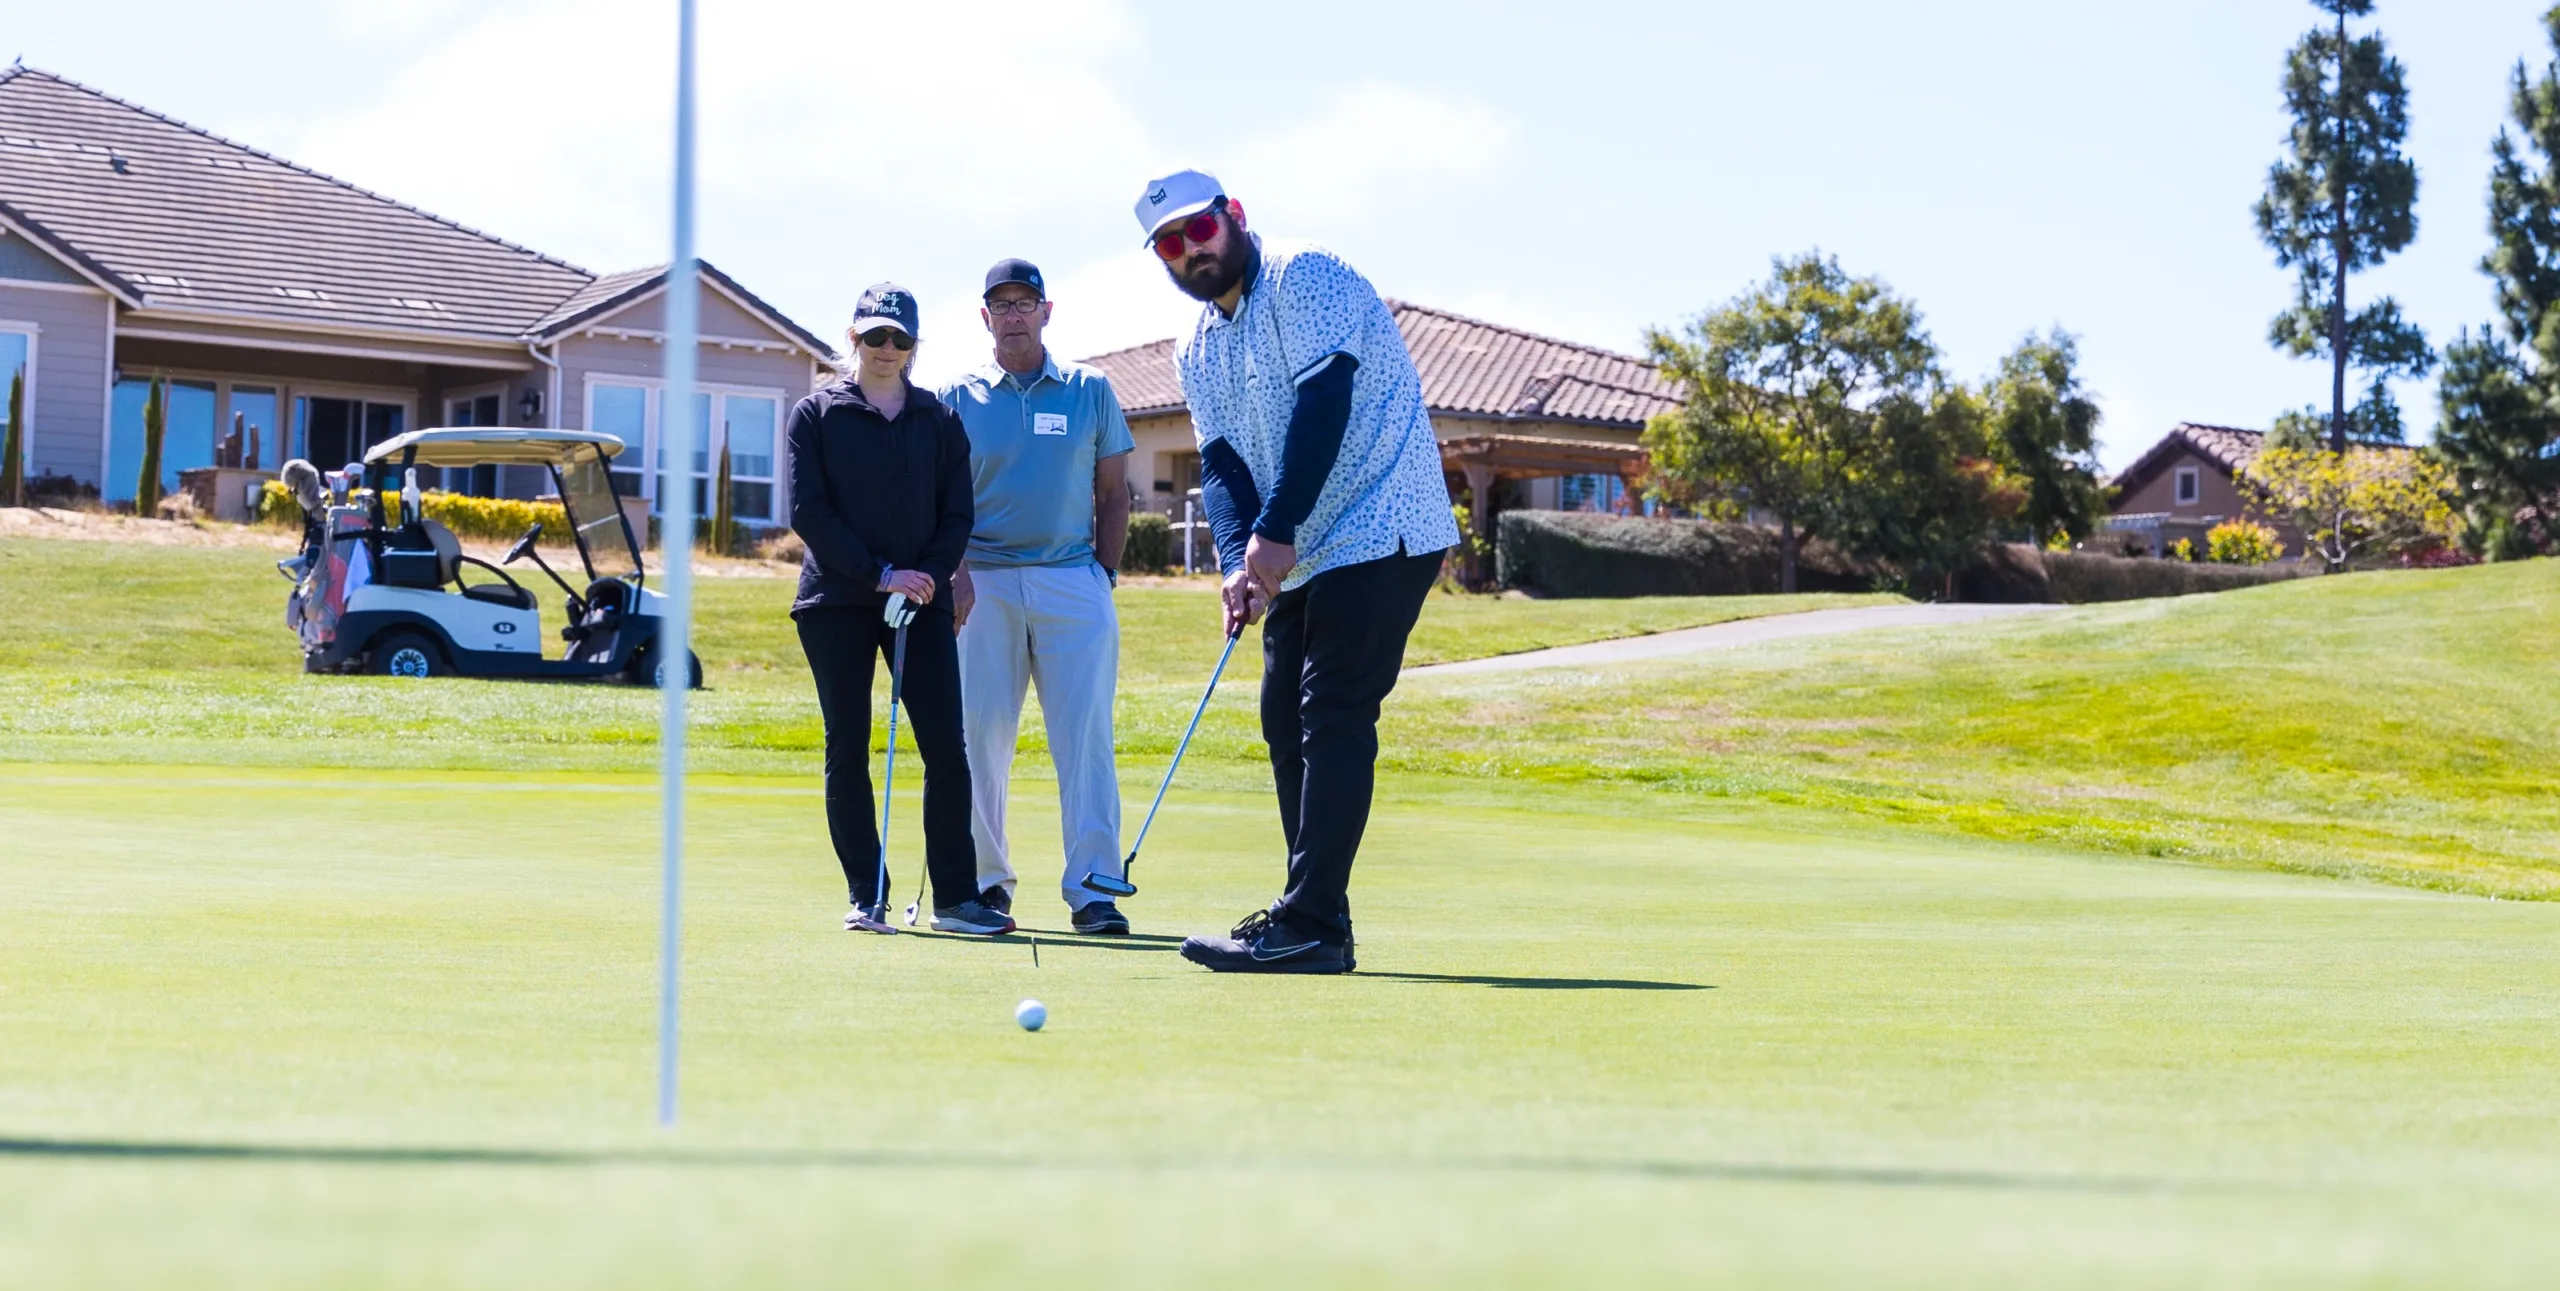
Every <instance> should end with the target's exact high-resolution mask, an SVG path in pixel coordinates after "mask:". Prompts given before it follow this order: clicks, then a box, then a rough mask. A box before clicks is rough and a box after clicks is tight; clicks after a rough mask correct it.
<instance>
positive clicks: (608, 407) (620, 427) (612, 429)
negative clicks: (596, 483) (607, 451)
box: [587, 381, 649, 498]
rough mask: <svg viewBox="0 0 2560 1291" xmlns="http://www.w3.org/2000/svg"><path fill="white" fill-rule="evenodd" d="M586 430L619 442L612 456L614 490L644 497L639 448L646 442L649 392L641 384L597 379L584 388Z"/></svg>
mask: <svg viewBox="0 0 2560 1291" xmlns="http://www.w3.org/2000/svg"><path fill="white" fill-rule="evenodd" d="M587 429H589V430H600V431H603V432H604V433H605V434H608V435H611V436H613V437H614V438H616V439H619V440H621V441H622V444H623V450H622V455H621V456H620V457H617V458H615V459H613V461H614V471H613V487H614V491H615V492H617V493H620V494H621V495H622V496H624V497H626V498H638V497H647V496H648V489H647V488H646V487H644V486H643V483H642V481H641V479H640V461H641V458H640V449H641V447H642V446H643V445H645V444H647V443H648V442H649V392H648V390H646V389H644V388H642V387H640V386H627V385H608V384H606V383H604V382H601V381H599V382H597V383H595V384H594V385H592V386H589V387H588V388H587Z"/></svg>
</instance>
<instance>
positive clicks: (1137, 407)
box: [1085, 300, 1680, 430]
mask: <svg viewBox="0 0 2560 1291" xmlns="http://www.w3.org/2000/svg"><path fill="white" fill-rule="evenodd" d="M1387 306H1388V308H1390V309H1391V310H1393V311H1394V312H1395V318H1396V329H1397V330H1398V331H1400V332H1402V333H1403V334H1404V343H1405V348H1407V349H1408V350H1410V351H1412V353H1413V365H1414V368H1415V370H1416V371H1417V372H1419V373H1420V374H1421V376H1422V399H1423V403H1424V404H1425V405H1426V406H1428V407H1429V408H1430V409H1431V411H1433V412H1435V413H1442V414H1448V415H1455V416H1474V417H1485V418H1491V419H1502V420H1551V421H1575V422H1590V423H1596V424H1600V425H1606V426H1618V427H1623V428H1626V429H1631V430H1632V429H1639V428H1641V427H1642V426H1643V425H1644V423H1645V420H1646V419H1647V418H1649V417H1651V416H1653V415H1654V414H1655V413H1659V412H1668V411H1670V410H1672V409H1675V408H1677V407H1679V406H1680V394H1679V391H1678V390H1677V389H1676V388H1675V387H1673V386H1672V385H1671V383H1670V382H1668V381H1665V380H1663V379H1662V374H1661V373H1660V372H1659V371H1657V370H1656V369H1655V368H1654V366H1653V365H1652V364H1650V363H1647V362H1645V361H1644V360H1642V359H1638V358H1632V357H1630V356H1628V355H1624V354H1617V353H1613V352H1611V351H1609V350H1603V349H1597V348H1595V347H1592V346H1588V345H1576V344H1574V343H1573V342H1571V341H1559V340H1555V339H1552V338H1549V337H1544V336H1539V335H1537V334H1535V333H1531V332H1524V331H1520V330H1519V329H1517V328H1510V327H1503V326H1501V325H1499V324H1496V323H1488V322H1484V321H1482V320H1480V319H1474V318H1468V317H1466V316H1464V315H1461V314H1452V313H1450V312H1448V311H1446V310H1440V309H1431V308H1427V307H1425V306H1422V305H1416V304H1412V303H1410V302H1406V301H1401V300H1390V301H1388V302H1387ZM1085 362H1087V363H1090V364H1092V365H1093V366H1095V367H1098V368H1100V369H1102V370H1103V371H1104V372H1105V373H1107V374H1108V375H1109V376H1110V377H1111V385H1112V388H1113V389H1114V390H1115V391H1116V392H1117V393H1118V394H1119V396H1120V406H1121V407H1122V408H1123V409H1124V410H1126V411H1127V412H1128V413H1129V414H1130V415H1132V416H1143V415H1147V414H1150V413H1164V412H1174V411H1179V410H1180V409H1181V408H1182V406H1183V403H1182V386H1181V384H1180V382H1178V381H1177V380H1176V379H1175V377H1174V371H1173V342H1172V341H1170V340H1163V341H1151V342H1149V343H1147V344H1145V345H1136V346H1131V347H1129V348H1128V349H1125V350H1114V351H1112V352H1111V353H1108V354H1097V355H1095V356H1094V357H1092V358H1089V359H1086V360H1085Z"/></svg>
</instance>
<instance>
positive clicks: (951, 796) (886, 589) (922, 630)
mask: <svg viewBox="0 0 2560 1291" xmlns="http://www.w3.org/2000/svg"><path fill="white" fill-rule="evenodd" d="M916 312H917V311H916V303H915V297H914V295H912V294H911V293H909V292H908V291H906V290H905V289H904V288H902V287H899V286H897V285H896V284H894V283H885V282H884V283H879V284H877V285H875V286H873V287H872V288H870V289H869V290H867V291H865V292H863V293H862V299H861V301H860V303H858V304H856V305H855V306H854V311H853V327H852V329H851V330H850V332H849V335H850V336H851V338H852V340H853V352H854V374H853V376H851V377H849V378H847V379H845V380H843V381H839V382H837V383H835V384H834V385H831V386H828V387H827V388H825V389H823V390H820V391H818V392H817V393H816V394H813V395H810V396H809V397H808V398H806V399H803V400H801V401H800V404H799V406H798V407H796V408H793V409H792V410H791V433H790V452H791V527H792V528H793V529H794V530H796V531H797V532H798V533H799V535H800V541H801V542H802V543H803V544H804V545H805V546H806V547H807V549H808V550H807V554H805V555H803V556H802V557H801V558H800V595H799V596H798V597H797V598H796V599H794V600H793V601H792V603H791V617H792V620H793V621H794V622H795V623H796V624H797V625H798V627H799V629H800V648H801V649H802V650H803V651H805V652H806V653H807V654H808V656H809V671H810V672H811V673H812V674H813V675H814V676H815V677H816V679H817V683H818V711H819V713H820V715H821V716H822V717H823V718H824V719H825V721H826V727H827V760H826V766H827V773H826V774H827V781H826V783H827V832H828V834H829V835H830V836H831V837H832V838H833V839H834V841H835V848H836V861H837V863H838V864H841V865H842V866H843V867H844V878H845V887H846V889H847V890H848V893H849V895H850V896H851V897H852V899H853V910H852V912H851V913H849V914H847V915H846V916H845V920H844V926H845V928H846V929H847V930H853V929H862V930H865V931H869V932H895V931H897V929H896V927H895V926H894V925H892V924H891V923H890V922H889V890H890V885H889V883H888V863H887V857H886V856H884V855H883V854H882V852H881V848H880V822H879V821H878V820H877V818H876V817H875V816H874V814H873V811H872V806H871V679H872V675H873V673H872V660H873V659H874V658H875V657H888V656H889V655H890V654H891V652H892V649H893V647H894V644H895V640H896V633H895V632H894V630H892V629H891V628H890V627H889V626H888V624H887V622H886V621H885V619H884V617H883V615H884V612H885V610H886V607H887V605H888V601H889V596H890V594H891V593H892V592H900V593H904V594H905V595H906V598H907V600H908V601H909V602H911V603H912V604H914V605H915V606H916V616H915V621H914V622H913V623H912V624H911V625H910V626H909V627H908V628H907V661H906V686H905V699H906V706H907V720H908V721H909V723H910V724H911V725H912V727H913V729H914V731H915V737H916V747H917V748H919V749H921V750H923V753H924V855H925V868H926V869H927V870H928V871H929V872H930V873H931V874H932V877H933V926H934V929H935V930H936V931H939V932H964V933H977V934H981V935H985V936H994V935H996V934H999V933H1007V932H1011V931H1013V919H1012V917H1011V916H1009V915H1006V914H1004V913H1003V912H1001V911H998V910H995V909H992V908H990V907H988V906H987V905H986V904H985V903H983V902H981V901H980V900H979V899H978V888H977V882H978V857H977V851H976V849H975V848H974V847H973V846H972V844H971V843H970V841H969V755H968V752H967V750H966V747H965V746H964V745H963V744H962V742H961V736H960V654H959V648H958V645H957V642H956V636H957V632H958V629H957V628H956V627H955V626H954V625H953V623H952V618H951V575H952V572H953V571H954V570H957V569H958V568H959V567H960V559H961V557H962V556H963V555H965V554H966V553H967V551H968V545H969V527H970V525H971V524H972V523H973V519H974V511H973V508H972V506H971V504H970V482H969V436H968V434H967V432H965V431H963V430H962V429H961V428H960V418H959V417H958V416H957V415H955V414H954V413H953V412H952V411H951V410H950V409H949V408H946V407H944V406H943V405H942V403H941V402H940V401H938V400H936V399H935V398H934V397H933V395H932V394H931V393H929V392H927V391H924V390H919V389H917V388H916V387H915V386H914V385H912V384H910V383H909V382H908V381H907V375H906V373H907V366H908V364H909V363H910V362H912V361H913V357H914V351H915V345H916V321H917V319H916Z"/></svg>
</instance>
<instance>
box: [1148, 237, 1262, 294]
mask: <svg viewBox="0 0 2560 1291" xmlns="http://www.w3.org/2000/svg"><path fill="white" fill-rule="evenodd" d="M1197 258H1198V256H1197V255H1189V256H1184V257H1183V258H1182V261H1181V264H1179V265H1177V264H1172V263H1168V264H1166V265H1165V267H1164V272H1165V276H1166V277H1168V278H1171V279H1173V285H1174V286H1176V287H1180V288H1181V289H1182V294H1183V295H1186V296H1189V297H1190V298H1192V299H1193V300H1199V301H1212V300H1216V299H1217V298H1218V297H1220V296H1223V295H1226V294H1227V293H1228V292H1229V291H1231V290H1233V289H1234V287H1235V285H1236V284H1237V283H1239V282H1242V281H1244V275H1245V271H1246V270H1247V269H1250V268H1252V267H1253V240H1252V239H1250V238H1248V237H1246V236H1245V235H1244V231H1243V230H1241V229H1238V228H1236V227H1234V226H1233V225H1229V226H1228V228H1227V250H1226V254H1224V255H1221V256H1219V257H1218V261H1217V263H1216V264H1215V265H1213V266H1210V267H1208V268H1205V269H1203V270H1201V271H1200V272H1199V273H1198V274H1197V275H1196V276H1195V275H1189V274H1186V273H1185V272H1184V266H1187V265H1189V264H1190V263H1191V262H1192V261H1193V260H1195V259H1197Z"/></svg>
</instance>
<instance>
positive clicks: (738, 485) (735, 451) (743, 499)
mask: <svg viewBox="0 0 2560 1291" xmlns="http://www.w3.org/2000/svg"><path fill="white" fill-rule="evenodd" d="M722 404H723V407H722V411H721V414H720V436H721V442H722V443H725V444H727V445H728V446H729V511H730V514H732V515H735V516H736V517H737V518H738V519H740V520H767V519H771V518H772V517H773V459H774V453H773V436H774V418H775V417H776V415H777V414H778V413H779V412H780V410H781V403H780V401H779V400H774V399H761V398H756V397H754V396H751V395H736V394H733V395H729V396H727V397H725V398H724V399H723V400H722Z"/></svg>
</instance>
